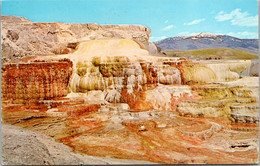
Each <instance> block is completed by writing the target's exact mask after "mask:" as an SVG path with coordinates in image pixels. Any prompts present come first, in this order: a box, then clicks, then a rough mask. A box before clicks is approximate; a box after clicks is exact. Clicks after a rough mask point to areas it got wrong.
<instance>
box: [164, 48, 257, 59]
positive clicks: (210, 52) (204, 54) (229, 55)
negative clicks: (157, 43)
mask: <svg viewBox="0 0 260 166" xmlns="http://www.w3.org/2000/svg"><path fill="white" fill-rule="evenodd" d="M163 52H164V53H166V56H169V57H189V58H195V59H258V55H257V54H253V53H250V52H247V51H243V50H238V49H231V48H212V49H199V50H171V51H163Z"/></svg>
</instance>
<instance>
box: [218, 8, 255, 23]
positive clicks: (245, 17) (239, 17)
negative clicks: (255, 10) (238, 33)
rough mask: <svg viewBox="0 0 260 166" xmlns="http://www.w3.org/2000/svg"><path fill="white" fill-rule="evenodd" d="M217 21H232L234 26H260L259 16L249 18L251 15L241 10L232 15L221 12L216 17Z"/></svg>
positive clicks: (234, 11)
mask: <svg viewBox="0 0 260 166" xmlns="http://www.w3.org/2000/svg"><path fill="white" fill-rule="evenodd" d="M215 19H216V20H217V21H228V20H230V22H231V24H232V25H238V26H249V27H252V26H258V15H255V16H249V14H248V13H247V12H246V11H245V12H241V9H235V10H233V11H231V12H230V13H225V12H223V11H220V12H219V13H218V14H217V15H216V16H215Z"/></svg>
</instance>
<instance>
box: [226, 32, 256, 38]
mask: <svg viewBox="0 0 260 166" xmlns="http://www.w3.org/2000/svg"><path fill="white" fill-rule="evenodd" d="M227 35H229V36H233V37H237V38H241V39H258V33H257V32H248V31H244V32H235V33H234V32H229V33H227Z"/></svg>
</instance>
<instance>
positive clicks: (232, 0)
mask: <svg viewBox="0 0 260 166" xmlns="http://www.w3.org/2000/svg"><path fill="white" fill-rule="evenodd" d="M1 15H12V16H20V17H26V18H28V19H29V20H31V21H33V22H63V23H98V24H101V25H102V24H140V25H144V26H147V27H148V28H150V29H151V30H152V34H151V37H150V41H158V40H162V39H164V38H167V37H173V36H187V35H192V34H196V33H200V32H207V33H213V34H223V35H231V36H234V37H238V38H243V39H245V38H247V39H257V38H258V2H257V0H2V4H1Z"/></svg>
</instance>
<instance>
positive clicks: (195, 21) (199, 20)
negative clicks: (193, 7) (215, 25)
mask: <svg viewBox="0 0 260 166" xmlns="http://www.w3.org/2000/svg"><path fill="white" fill-rule="evenodd" d="M205 20H206V19H205V18H201V19H197V20H193V21H191V22H189V23H184V25H194V24H198V23H200V22H202V21H205Z"/></svg>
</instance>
